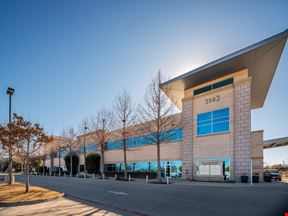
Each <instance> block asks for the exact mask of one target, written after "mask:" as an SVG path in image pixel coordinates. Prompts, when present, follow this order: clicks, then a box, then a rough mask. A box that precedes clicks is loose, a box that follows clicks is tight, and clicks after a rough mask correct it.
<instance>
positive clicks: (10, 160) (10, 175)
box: [8, 149, 13, 185]
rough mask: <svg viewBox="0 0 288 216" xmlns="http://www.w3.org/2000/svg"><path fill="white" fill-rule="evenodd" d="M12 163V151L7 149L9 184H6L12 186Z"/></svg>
mask: <svg viewBox="0 0 288 216" xmlns="http://www.w3.org/2000/svg"><path fill="white" fill-rule="evenodd" d="M12 163H13V161H12V150H11V149H9V182H8V184H9V185H11V184H12V169H13V164H12Z"/></svg>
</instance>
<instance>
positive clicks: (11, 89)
mask: <svg viewBox="0 0 288 216" xmlns="http://www.w3.org/2000/svg"><path fill="white" fill-rule="evenodd" d="M14 92H15V89H13V88H11V87H8V88H7V91H6V93H7V95H9V123H11V97H12V95H13V94H14Z"/></svg>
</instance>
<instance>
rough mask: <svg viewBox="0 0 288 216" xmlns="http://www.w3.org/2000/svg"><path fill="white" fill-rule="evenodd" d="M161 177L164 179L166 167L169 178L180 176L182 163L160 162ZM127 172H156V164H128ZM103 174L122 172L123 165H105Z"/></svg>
mask: <svg viewBox="0 0 288 216" xmlns="http://www.w3.org/2000/svg"><path fill="white" fill-rule="evenodd" d="M160 166H161V175H162V176H164V177H165V173H166V171H167V166H169V168H170V170H171V173H170V177H172V178H178V177H181V176H182V161H181V160H179V161H161V162H160ZM127 171H128V172H150V173H155V172H157V162H156V161H152V162H129V163H127ZM105 172H124V164H123V163H117V164H105Z"/></svg>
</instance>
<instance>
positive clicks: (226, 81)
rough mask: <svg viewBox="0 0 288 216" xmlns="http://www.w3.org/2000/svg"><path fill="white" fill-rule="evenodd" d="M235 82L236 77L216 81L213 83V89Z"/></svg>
mask: <svg viewBox="0 0 288 216" xmlns="http://www.w3.org/2000/svg"><path fill="white" fill-rule="evenodd" d="M233 82H234V79H233V78H230V79H226V80H223V81H220V82H217V83H214V84H213V85H212V89H217V88H220V87H222V86H225V85H229V84H232V83H233Z"/></svg>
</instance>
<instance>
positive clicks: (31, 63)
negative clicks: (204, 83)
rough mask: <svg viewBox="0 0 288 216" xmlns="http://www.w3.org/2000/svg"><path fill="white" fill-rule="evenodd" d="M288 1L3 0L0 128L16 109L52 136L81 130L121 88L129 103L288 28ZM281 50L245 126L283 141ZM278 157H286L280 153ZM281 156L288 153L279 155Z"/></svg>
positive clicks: (286, 75)
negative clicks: (151, 87)
mask: <svg viewBox="0 0 288 216" xmlns="http://www.w3.org/2000/svg"><path fill="white" fill-rule="evenodd" d="M287 8H288V1H287V0H283V1H276V0H275V1H268V0H267V1H265V0H260V1H253V0H248V1H233V2H232V1H221V0H219V1H212V0H211V1H192V0H191V1H181V0H178V1H167V0H166V1H160V0H159V1H146V0H145V1H124V0H122V1H109V0H105V1H88V0H87V1H73V0H67V1H65V0H61V1H59V0H49V1H48V0H43V1H38V0H35V1H30V0H25V1H23V0H18V1H14V0H1V1H0V121H1V122H4V121H7V117H8V98H7V95H6V93H5V92H6V88H7V86H11V87H14V88H15V89H16V92H15V96H13V111H14V112H18V113H19V114H22V115H23V116H24V117H26V118H27V119H30V120H32V121H40V122H41V123H42V125H43V126H44V127H45V128H46V129H47V131H48V132H49V133H53V134H59V133H61V131H62V128H63V127H67V126H75V127H77V125H78V124H79V122H80V121H81V119H83V118H84V117H85V116H90V115H91V114H95V113H96V111H97V109H98V108H100V107H102V106H103V105H104V106H106V107H110V106H111V105H112V103H113V100H114V98H115V96H116V95H117V94H118V93H119V91H120V90H121V89H122V88H123V87H125V88H127V90H128V91H129V92H130V94H131V96H132V98H133V100H134V102H135V103H138V102H140V101H141V100H142V96H143V94H144V91H145V88H146V86H147V84H148V83H149V81H150V79H151V77H152V76H154V75H155V73H156V72H157V71H158V70H159V69H161V71H162V72H163V74H164V75H165V76H167V77H168V78H173V77H175V76H177V75H180V74H182V73H184V72H187V71H189V70H191V69H194V68H196V67H198V66H201V65H203V64H205V63H208V62H210V61H212V60H215V59H218V58H220V57H222V56H224V55H227V54H229V53H231V52H234V51H237V50H239V49H241V48H244V47H246V46H248V45H251V44H253V43H255V42H258V41H260V40H263V39H265V38H267V37H269V36H272V35H274V34H277V33H279V32H282V31H284V30H285V29H287V28H288V13H287ZM287 59H288V45H287V44H286V47H285V49H284V52H283V54H282V58H281V60H280V62H279V65H278V68H277V71H276V74H275V76H274V79H273V82H272V85H271V87H270V91H269V94H268V96H267V98H266V101H265V104H264V108H262V109H258V110H255V111H253V112H252V129H253V130H257V129H264V130H265V133H264V138H265V139H272V138H277V137H283V136H288V124H287V120H288V117H287V110H288V100H287V95H286V92H287V81H288V61H287ZM281 151H283V150H281ZM284 151H286V152H287V155H288V148H286V149H284Z"/></svg>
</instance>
